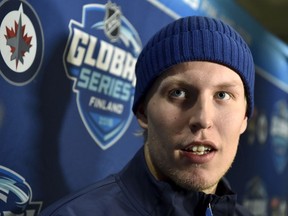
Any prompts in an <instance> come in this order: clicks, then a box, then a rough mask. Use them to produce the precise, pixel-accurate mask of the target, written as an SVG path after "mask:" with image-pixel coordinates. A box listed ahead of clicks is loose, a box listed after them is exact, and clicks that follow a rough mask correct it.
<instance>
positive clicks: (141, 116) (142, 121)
mask: <svg viewBox="0 0 288 216" xmlns="http://www.w3.org/2000/svg"><path fill="white" fill-rule="evenodd" d="M136 118H137V121H138V123H139V125H140V127H142V128H143V129H147V128H148V119H147V115H146V106H145V105H144V104H143V103H141V104H140V105H139V106H138V109H137V112H136Z"/></svg>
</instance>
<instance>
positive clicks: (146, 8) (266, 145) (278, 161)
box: [0, 0, 288, 216]
mask: <svg viewBox="0 0 288 216" xmlns="http://www.w3.org/2000/svg"><path fill="white" fill-rule="evenodd" d="M186 15H207V16H211V17H217V18H221V19H222V20H224V21H226V22H228V23H229V24H231V25H232V26H233V27H234V28H235V29H237V30H238V31H239V32H240V33H241V35H242V36H243V37H244V38H245V40H246V41H247V43H248V44H249V46H250V47H251V50H252V52H253V55H254V60H255V64H256V89H255V113H254V116H253V118H252V119H251V121H250V123H249V127H248V129H247V132H246V134H245V135H243V137H242V138H241V141H240V146H239V153H238V155H237V157H236V161H235V163H234V164H233V169H232V170H231V171H230V172H229V173H228V175H227V178H228V179H229V181H230V183H231V185H232V186H233V188H234V189H235V190H236V191H237V192H238V194H239V199H240V202H241V203H242V204H243V205H245V206H247V207H248V208H249V209H250V210H251V212H253V213H254V214H255V215H271V216H272V215H277V216H282V215H283V216H284V215H285V216H286V215H287V199H288V186H287V183H286V182H287V180H288V170H287V159H288V95H287V94H288V73H287V72H288V63H287V58H288V48H287V45H286V44H284V43H283V42H281V41H280V40H278V39H277V38H275V37H274V36H273V35H271V34H270V33H269V32H267V31H266V30H265V29H264V28H263V27H262V26H261V25H259V24H258V23H257V22H256V21H255V20H254V19H253V18H252V17H250V16H249V15H248V14H247V13H246V12H245V11H244V10H243V9H241V8H240V7H239V6H238V5H237V4H236V3H235V2H234V1H231V0H202V1H201V0H180V1H179V0H169V1H168V0H133V1H132V0H131V1H127V0H114V1H113V2H110V1H107V0H97V1H90V0H70V1H68V0H67V1H58V0H29V1H25V0H2V1H0V74H1V76H0V215H3V216H4V215H9V216H10V215H29V216H34V215H37V214H38V213H39V212H40V211H41V210H42V209H44V208H45V207H46V206H47V205H49V204H51V203H52V202H54V201H55V200H57V199H59V198H60V197H62V196H64V195H66V194H68V193H70V192H72V191H75V190H78V189H80V188H81V187H84V186H86V185H88V184H90V183H92V182H95V181H97V180H99V179H101V178H103V177H105V176H107V175H109V174H111V173H113V172H116V171H118V170H119V169H121V168H122V167H123V166H124V164H126V163H127V161H128V160H129V159H130V158H131V157H132V156H133V155H134V153H135V152H136V151H137V149H139V147H140V146H141V145H142V142H143V140H142V137H139V136H138V135H137V134H138V132H139V129H140V128H139V126H138V124H137V123H136V120H135V118H134V116H133V114H132V112H131V111H130V109H131V103H132V101H133V93H134V87H135V75H134V65H135V62H136V59H137V56H138V54H139V52H140V51H141V49H142V47H143V45H144V44H145V43H146V42H147V40H148V39H149V38H150V36H151V35H152V34H154V33H155V32H156V31H157V30H158V29H159V28H161V27H162V26H163V25H165V24H167V23H168V22H170V21H172V20H174V19H177V18H179V17H182V16H186Z"/></svg>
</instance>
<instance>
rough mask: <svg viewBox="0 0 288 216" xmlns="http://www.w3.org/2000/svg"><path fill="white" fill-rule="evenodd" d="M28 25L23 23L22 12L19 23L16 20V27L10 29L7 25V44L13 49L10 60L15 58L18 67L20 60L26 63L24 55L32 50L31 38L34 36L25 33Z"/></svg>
mask: <svg viewBox="0 0 288 216" xmlns="http://www.w3.org/2000/svg"><path fill="white" fill-rule="evenodd" d="M25 28H26V25H22V18H21V14H20V17H19V21H18V23H17V22H15V26H14V29H13V28H11V29H9V28H8V27H6V32H7V34H6V35H5V37H6V40H7V43H6V44H7V45H8V46H10V48H11V49H10V50H11V53H12V54H11V58H10V60H11V61H13V60H15V63H16V69H17V67H18V62H19V61H20V62H21V63H22V64H24V60H23V57H24V56H25V53H26V52H28V53H29V50H30V47H31V46H32V45H31V39H32V37H28V36H27V34H25V35H24V33H25Z"/></svg>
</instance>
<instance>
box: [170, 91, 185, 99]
mask: <svg viewBox="0 0 288 216" xmlns="http://www.w3.org/2000/svg"><path fill="white" fill-rule="evenodd" d="M169 95H170V96H172V97H175V98H186V97H187V93H186V91H184V90H183V89H173V90H172V91H170V93H169Z"/></svg>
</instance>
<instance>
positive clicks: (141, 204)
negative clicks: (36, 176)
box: [40, 148, 250, 216]
mask: <svg viewBox="0 0 288 216" xmlns="http://www.w3.org/2000/svg"><path fill="white" fill-rule="evenodd" d="M216 194H217V195H211V194H208V195H207V194H204V193H202V192H195V191H187V190H184V189H182V188H179V187H177V186H176V185H173V184H169V183H166V182H161V181H157V180H156V179H155V178H154V177H153V176H152V174H151V173H150V171H149V170H148V167H147V165H146V162H145V159H144V151H143V148H141V149H140V150H139V152H138V153H137V154H136V155H135V157H134V158H133V159H132V160H131V161H130V162H129V163H128V164H127V166H126V167H125V168H124V169H123V170H122V171H121V172H119V173H118V174H116V175H112V176H109V177H107V178H106V179H104V180H102V181H100V182H98V183H96V184H94V185H91V186H90V187H87V188H85V189H83V190H81V191H79V192H78V193H76V194H73V195H70V196H68V197H66V198H64V199H62V200H60V201H58V202H57V203H55V204H53V205H52V206H50V207H49V208H47V209H45V210H44V211H43V212H42V213H41V214H40V216H88V215H89V216H90V215H91V216H176V215H177V216H188V215H189V216H196V215H197V216H205V215H211V214H209V213H207V212H208V210H207V208H208V205H209V204H210V205H211V209H212V212H213V216H228V215H229V216H249V215H250V214H249V213H248V212H247V211H246V210H245V209H243V208H242V207H241V206H240V205H238V204H236V195H235V194H234V193H233V192H232V191H231V190H230V189H229V188H228V186H227V184H226V183H225V182H224V181H223V180H221V181H220V183H219V185H218V188H217V193H216ZM205 212H206V213H205Z"/></svg>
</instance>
